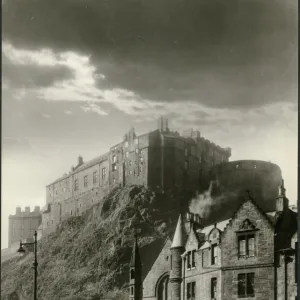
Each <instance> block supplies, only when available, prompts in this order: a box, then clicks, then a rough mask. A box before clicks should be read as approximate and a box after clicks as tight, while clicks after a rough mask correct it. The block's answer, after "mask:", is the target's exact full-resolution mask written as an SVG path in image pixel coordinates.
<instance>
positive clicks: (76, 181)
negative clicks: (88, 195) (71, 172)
mask: <svg viewBox="0 0 300 300" xmlns="http://www.w3.org/2000/svg"><path fill="white" fill-rule="evenodd" d="M74 190H75V191H78V179H75V181H74Z"/></svg>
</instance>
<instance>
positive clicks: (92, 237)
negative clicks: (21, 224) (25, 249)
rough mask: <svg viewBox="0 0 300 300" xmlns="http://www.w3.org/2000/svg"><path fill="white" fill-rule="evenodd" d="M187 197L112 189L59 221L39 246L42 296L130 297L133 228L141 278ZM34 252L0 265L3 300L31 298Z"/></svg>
mask: <svg viewBox="0 0 300 300" xmlns="http://www.w3.org/2000/svg"><path fill="white" fill-rule="evenodd" d="M180 197H183V198H185V197H186V199H185V201H184V202H186V203H188V200H189V195H186V196H185V195H181V196H178V197H177V198H176V197H174V196H173V195H171V194H166V193H160V192H156V193H154V192H151V191H149V190H147V189H145V188H143V187H138V186H131V187H125V188H122V189H115V190H113V191H112V192H111V193H110V195H108V196H107V197H105V198H104V199H103V200H101V201H99V202H98V203H97V204H95V205H94V206H93V207H92V208H90V209H89V210H87V211H86V212H85V213H83V214H82V216H80V217H73V218H70V219H68V220H66V221H64V222H63V223H61V224H60V225H59V226H58V228H57V229H56V232H54V233H52V234H50V235H48V236H46V237H44V238H42V239H41V240H40V241H39V244H38V263H39V266H38V298H39V299H41V300H42V299H43V300H48V299H49V300H50V299H51V300H53V299H60V300H71V299H72V300H79V299H85V300H86V299H91V300H96V299H103V298H102V297H104V296H105V299H107V300H110V299H120V300H122V299H127V297H128V292H127V287H126V285H127V283H128V282H127V281H128V274H129V273H128V270H129V261H130V255H131V251H132V246H133V241H134V231H135V229H138V230H139V246H140V249H141V257H142V261H143V267H142V270H143V277H144V276H145V274H146V273H147V271H148V270H149V268H150V266H151V263H152V262H153V259H154V258H155V257H156V255H157V252H158V251H160V249H161V247H162V244H163V242H164V241H165V238H166V236H167V235H169V234H172V233H173V230H174V226H175V225H176V220H177V218H178V213H179V210H180V206H179V205H178V203H180V202H182V201H180V200H182V199H179V198H180ZM32 260H33V254H32V253H28V254H26V255H25V257H21V258H20V257H14V258H11V259H9V260H7V261H5V262H3V263H2V264H1V299H2V298H3V299H20V300H22V299H30V298H31V297H32V291H33V271H32V269H31V264H32Z"/></svg>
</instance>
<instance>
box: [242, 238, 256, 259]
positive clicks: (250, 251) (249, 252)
mask: <svg viewBox="0 0 300 300" xmlns="http://www.w3.org/2000/svg"><path fill="white" fill-rule="evenodd" d="M238 243H239V246H238V247H239V257H251V256H254V235H241V236H239V237H238Z"/></svg>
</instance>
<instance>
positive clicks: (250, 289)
mask: <svg viewBox="0 0 300 300" xmlns="http://www.w3.org/2000/svg"><path fill="white" fill-rule="evenodd" d="M238 297H239V298H246V297H254V273H243V274H238Z"/></svg>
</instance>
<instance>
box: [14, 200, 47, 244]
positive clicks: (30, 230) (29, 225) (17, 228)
mask: <svg viewBox="0 0 300 300" xmlns="http://www.w3.org/2000/svg"><path fill="white" fill-rule="evenodd" d="M41 223H42V214H41V211H40V207H39V206H35V208H34V211H32V212H31V211H30V207H25V210H24V211H21V207H17V208H16V213H15V214H14V215H9V217H8V247H9V248H10V247H12V246H13V245H14V244H15V243H19V242H20V240H25V239H32V238H33V235H34V232H35V231H36V230H37V229H38V227H39V226H40V225H41Z"/></svg>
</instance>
